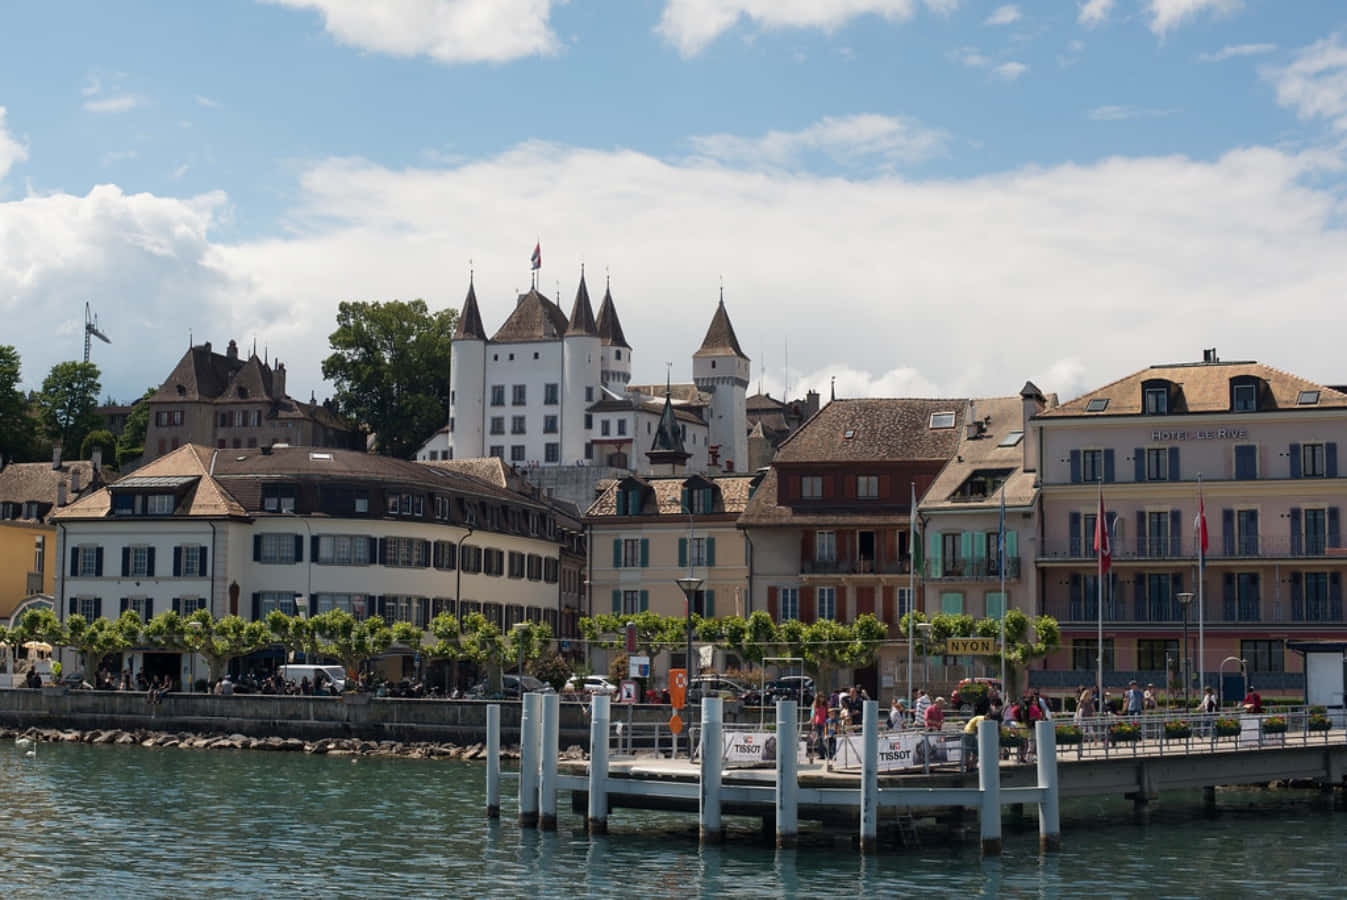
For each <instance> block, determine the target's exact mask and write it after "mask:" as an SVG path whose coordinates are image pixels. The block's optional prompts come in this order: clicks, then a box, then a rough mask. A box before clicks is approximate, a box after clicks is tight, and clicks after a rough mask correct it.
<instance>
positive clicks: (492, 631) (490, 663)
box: [458, 613, 505, 694]
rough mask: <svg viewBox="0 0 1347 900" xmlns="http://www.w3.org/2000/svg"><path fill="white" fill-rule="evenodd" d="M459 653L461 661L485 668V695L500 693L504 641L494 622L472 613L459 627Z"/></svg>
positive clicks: (479, 614)
mask: <svg viewBox="0 0 1347 900" xmlns="http://www.w3.org/2000/svg"><path fill="white" fill-rule="evenodd" d="M458 642H459V651H460V653H461V654H462V657H463V659H467V660H471V661H472V662H474V663H476V664H477V665H479V666H483V667H485V668H486V686H487V693H490V694H499V693H501V661H502V659H503V656H504V653H505V640H504V638H502V637H501V633H500V629H499V628H497V627H496V625H495V623H494V622H488V621H487V619H486V616H484V615H482V614H481V613H473V614H472V615H470V616H468V617H467V618H465V619H464V620H463V622H462V624H461V626H460V633H459V639H458Z"/></svg>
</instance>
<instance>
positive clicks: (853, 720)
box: [809, 684, 870, 762]
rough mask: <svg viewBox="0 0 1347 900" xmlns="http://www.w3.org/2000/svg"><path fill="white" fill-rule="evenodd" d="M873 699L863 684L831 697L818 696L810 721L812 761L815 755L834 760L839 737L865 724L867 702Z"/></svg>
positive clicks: (834, 693) (835, 693) (810, 756)
mask: <svg viewBox="0 0 1347 900" xmlns="http://www.w3.org/2000/svg"><path fill="white" fill-rule="evenodd" d="M869 699H870V695H869V694H868V693H867V692H866V690H865V688H863V687H861V686H860V685H859V684H857V685H853V686H852V687H851V688H849V689H847V690H844V691H833V692H832V694H830V695H828V696H824V695H823V694H817V695H815V697H814V705H813V708H812V710H811V713H810V720H809V723H810V741H809V759H810V761H811V762H812V761H813V759H814V757H815V756H819V757H823V758H826V759H832V758H833V756H834V755H836V753H837V739H838V737H839V736H840V735H843V734H846V733H847V732H849V731H853V730H855V729H859V728H861V727H862V726H863V725H864V724H865V703H866V701H867V700H869Z"/></svg>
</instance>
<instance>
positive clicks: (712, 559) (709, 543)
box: [706, 537, 716, 566]
mask: <svg viewBox="0 0 1347 900" xmlns="http://www.w3.org/2000/svg"><path fill="white" fill-rule="evenodd" d="M706 564H707V565H708V566H714V565H715V564H716V539H715V538H713V537H709V538H707V539H706Z"/></svg>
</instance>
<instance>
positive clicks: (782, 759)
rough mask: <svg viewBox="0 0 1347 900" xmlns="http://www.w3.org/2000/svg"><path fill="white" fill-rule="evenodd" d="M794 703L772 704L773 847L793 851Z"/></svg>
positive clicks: (796, 799)
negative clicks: (774, 835) (774, 845)
mask: <svg viewBox="0 0 1347 900" xmlns="http://www.w3.org/2000/svg"><path fill="white" fill-rule="evenodd" d="M797 743H798V741H797V739H796V736H795V701H794V700H778V701H776V845H777V846H778V847H794V846H795V841H796V838H797V836H798V834H799V831H800V826H799V806H800V780H799V774H798V772H797V768H798V767H797V764H796V762H797V761H796V758H795V753H796V744H797Z"/></svg>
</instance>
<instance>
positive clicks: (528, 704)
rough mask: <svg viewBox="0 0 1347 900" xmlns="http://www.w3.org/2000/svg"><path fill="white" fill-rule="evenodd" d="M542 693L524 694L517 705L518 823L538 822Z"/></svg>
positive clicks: (531, 825) (532, 824)
mask: <svg viewBox="0 0 1347 900" xmlns="http://www.w3.org/2000/svg"><path fill="white" fill-rule="evenodd" d="M541 700H542V694H533V693H529V694H525V695H524V696H523V697H521V698H520V704H519V824H520V825H521V826H524V827H528V828H531V827H534V826H536V825H537V824H538V731H539V725H541V724H542V723H541V722H539V719H541V718H542V703H541V702H540V701H541Z"/></svg>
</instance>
